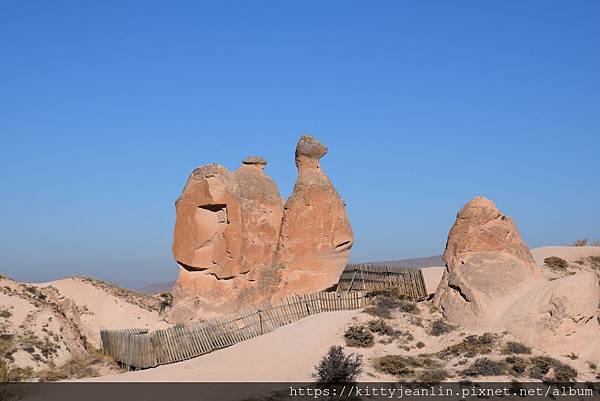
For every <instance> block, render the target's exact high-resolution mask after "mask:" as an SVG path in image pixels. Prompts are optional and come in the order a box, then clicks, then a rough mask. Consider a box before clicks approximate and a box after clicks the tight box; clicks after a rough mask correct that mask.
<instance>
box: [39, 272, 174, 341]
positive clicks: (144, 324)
mask: <svg viewBox="0 0 600 401" xmlns="http://www.w3.org/2000/svg"><path fill="white" fill-rule="evenodd" d="M32 285H35V286H37V287H39V288H44V287H48V286H52V287H54V288H56V289H57V290H58V292H59V294H60V296H62V297H64V298H65V299H70V300H72V301H73V302H74V303H75V304H76V306H77V309H78V311H79V319H80V322H77V323H79V324H78V325H79V326H80V327H81V331H82V334H84V335H85V336H86V337H87V340H88V342H90V343H91V344H92V345H93V346H94V347H96V348H100V346H101V341H100V330H102V329H125V328H147V329H149V330H157V329H162V328H166V327H169V324H168V323H167V322H165V321H164V320H163V319H162V318H161V317H160V316H159V314H158V311H150V310H148V309H144V308H141V307H140V306H138V305H135V304H133V303H130V302H128V301H127V300H126V299H124V298H120V297H117V296H114V295H112V294H110V293H108V292H107V291H106V290H105V289H103V288H101V287H97V286H95V285H93V284H91V283H90V282H86V281H84V280H83V279H81V278H79V277H71V278H65V279H62V280H56V281H50V282H48V283H38V284H32Z"/></svg>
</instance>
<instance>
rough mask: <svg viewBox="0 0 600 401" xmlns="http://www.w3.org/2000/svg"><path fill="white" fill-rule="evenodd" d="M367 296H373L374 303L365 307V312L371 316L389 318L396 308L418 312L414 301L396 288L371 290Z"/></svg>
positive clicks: (402, 310)
mask: <svg viewBox="0 0 600 401" xmlns="http://www.w3.org/2000/svg"><path fill="white" fill-rule="evenodd" d="M368 296H369V297H375V305H374V306H370V307H368V308H365V313H368V314H370V315H372V316H376V317H380V318H384V319H391V318H392V312H394V311H396V310H397V311H400V312H406V313H412V314H418V313H419V308H418V307H417V304H416V302H414V301H412V300H411V299H410V298H408V297H407V296H406V295H404V294H401V293H400V292H399V289H397V288H392V289H388V290H381V291H372V292H370V293H369V294H368Z"/></svg>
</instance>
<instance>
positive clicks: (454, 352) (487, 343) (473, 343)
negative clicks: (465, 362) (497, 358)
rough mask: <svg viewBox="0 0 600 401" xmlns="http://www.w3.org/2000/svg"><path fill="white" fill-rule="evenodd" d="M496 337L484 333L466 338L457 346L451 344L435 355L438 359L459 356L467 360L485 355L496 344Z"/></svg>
mask: <svg viewBox="0 0 600 401" xmlns="http://www.w3.org/2000/svg"><path fill="white" fill-rule="evenodd" d="M497 339H498V338H497V336H496V335H495V334H492V333H484V334H483V335H481V336H474V335H472V336H468V337H466V338H465V339H464V340H462V341H461V342H459V343H458V344H453V345H451V346H449V347H447V348H444V349H443V350H441V351H439V352H438V353H437V356H438V358H440V359H450V358H453V357H456V356H459V355H465V356H466V357H468V358H471V357H474V356H476V355H485V354H489V353H490V352H492V350H493V349H494V346H495V345H496V343H497Z"/></svg>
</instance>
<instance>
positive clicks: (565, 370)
mask: <svg viewBox="0 0 600 401" xmlns="http://www.w3.org/2000/svg"><path fill="white" fill-rule="evenodd" d="M576 377H577V371H576V370H575V369H573V368H572V367H570V366H569V365H565V364H562V363H561V364H560V365H558V366H555V367H554V375H553V376H552V380H554V381H557V382H571V381H574V380H575V378H576Z"/></svg>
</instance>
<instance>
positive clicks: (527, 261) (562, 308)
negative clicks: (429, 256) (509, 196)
mask: <svg viewBox="0 0 600 401" xmlns="http://www.w3.org/2000/svg"><path fill="white" fill-rule="evenodd" d="M443 259H444V261H445V262H446V271H445V272H444V276H443V277H442V281H441V282H440V285H439V286H438V289H437V291H436V294H435V297H434V303H435V305H436V306H438V308H439V309H440V310H441V311H442V313H443V314H444V316H445V317H446V318H447V319H448V320H450V321H451V322H453V323H457V324H460V325H461V326H464V327H466V328H470V329H474V330H490V331H504V330H508V331H510V332H512V333H513V334H514V335H515V336H517V337H518V338H520V339H521V340H522V341H523V342H526V343H528V344H529V345H531V346H534V347H536V348H539V349H542V350H545V351H546V352H549V353H553V354H558V355H564V354H568V353H571V352H575V353H578V354H579V356H580V357H582V358H583V357H585V358H587V360H591V361H600V337H599V336H598V333H600V324H599V322H598V303H599V301H600V286H599V284H598V280H597V278H596V277H595V275H594V274H593V273H589V272H579V273H577V274H575V275H572V276H568V277H565V278H561V279H557V280H553V281H549V280H546V279H545V278H544V277H543V274H542V271H541V269H540V268H539V267H538V266H537V265H536V264H535V263H534V261H533V258H532V256H531V253H530V252H529V249H528V248H527V246H526V245H525V244H524V243H523V241H522V240H521V238H520V236H519V233H518V231H517V228H516V226H515V224H514V223H513V221H512V220H511V219H510V218H508V217H507V216H505V215H503V214H502V213H501V212H500V211H499V210H498V209H497V208H496V206H495V205H494V204H493V203H492V202H491V201H489V200H488V199H485V198H483V197H477V198H474V199H473V200H471V201H470V202H469V203H467V204H466V205H465V207H464V208H463V209H462V210H461V211H460V212H459V213H458V215H457V218H456V222H455V223H454V226H453V227H452V229H451V230H450V233H449V235H448V243H447V245H446V251H445V252H444V256H443Z"/></svg>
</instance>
